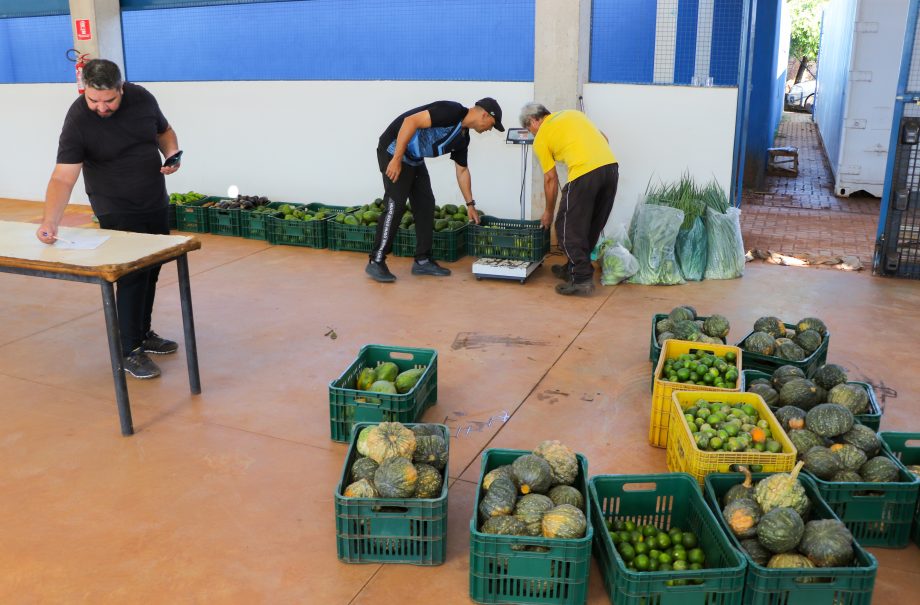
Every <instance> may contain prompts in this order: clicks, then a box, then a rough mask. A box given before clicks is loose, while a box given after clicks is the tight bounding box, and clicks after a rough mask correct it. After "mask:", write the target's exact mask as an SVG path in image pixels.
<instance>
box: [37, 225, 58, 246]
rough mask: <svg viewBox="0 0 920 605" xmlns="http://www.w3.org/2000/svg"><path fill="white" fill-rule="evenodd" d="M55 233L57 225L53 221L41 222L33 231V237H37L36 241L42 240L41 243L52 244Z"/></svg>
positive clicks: (56, 232)
mask: <svg viewBox="0 0 920 605" xmlns="http://www.w3.org/2000/svg"><path fill="white" fill-rule="evenodd" d="M57 234H58V228H57V225H55V224H53V223H42V224H41V225H39V226H38V230H37V231H36V232H35V237H37V238H38V241H40V242H42V243H43V244H53V243H54V239H55V238H56V237H57Z"/></svg>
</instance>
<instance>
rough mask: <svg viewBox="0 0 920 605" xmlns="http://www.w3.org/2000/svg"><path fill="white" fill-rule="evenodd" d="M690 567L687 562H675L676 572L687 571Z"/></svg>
mask: <svg viewBox="0 0 920 605" xmlns="http://www.w3.org/2000/svg"><path fill="white" fill-rule="evenodd" d="M688 567H690V564H689V563H687V562H686V561H681V560H677V561H674V571H687V568H688Z"/></svg>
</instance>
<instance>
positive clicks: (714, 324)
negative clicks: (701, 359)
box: [703, 315, 731, 338]
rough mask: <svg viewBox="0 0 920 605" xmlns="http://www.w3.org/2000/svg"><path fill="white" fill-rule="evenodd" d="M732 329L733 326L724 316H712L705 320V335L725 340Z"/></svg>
mask: <svg viewBox="0 0 920 605" xmlns="http://www.w3.org/2000/svg"><path fill="white" fill-rule="evenodd" d="M730 329H731V324H730V323H728V319H727V318H726V317H725V316H723V315H710V316H709V317H707V318H706V319H705V320H703V334H705V335H706V336H711V337H713V338H725V337H726V336H728V332H729V330H730Z"/></svg>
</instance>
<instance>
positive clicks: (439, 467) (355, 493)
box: [335, 422, 450, 565]
mask: <svg viewBox="0 0 920 605" xmlns="http://www.w3.org/2000/svg"><path fill="white" fill-rule="evenodd" d="M449 444H450V431H449V430H448V428H447V427H446V426H444V425H443V424H402V423H398V422H388V423H385V424H380V423H357V424H355V425H354V430H353V431H352V433H351V444H350V445H349V447H348V455H347V456H346V457H345V466H344V467H343V468H342V477H341V479H340V480H339V484H338V486H337V487H336V490H335V526H336V551H337V553H338V557H339V559H340V560H342V561H344V562H346V563H410V564H413V565H440V564H442V563H443V562H444V558H445V554H446V552H447V477H448V476H449V475H448V457H449Z"/></svg>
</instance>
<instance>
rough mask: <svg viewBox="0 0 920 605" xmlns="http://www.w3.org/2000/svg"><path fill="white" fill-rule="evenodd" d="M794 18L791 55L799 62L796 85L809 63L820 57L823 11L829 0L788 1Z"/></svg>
mask: <svg viewBox="0 0 920 605" xmlns="http://www.w3.org/2000/svg"><path fill="white" fill-rule="evenodd" d="M786 2H787V4H788V5H789V11H790V16H791V18H792V40H791V41H790V44H789V54H790V55H792V56H793V57H795V58H796V59H798V60H799V70H798V71H797V72H796V74H795V81H796V83H798V82H801V80H802V76H803V75H805V69H806V67H807V66H808V62H809V61H812V60H814V59H816V58H817V57H818V46H819V45H820V44H821V11H822V10H824V7H825V5H827V3H828V0H786Z"/></svg>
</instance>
